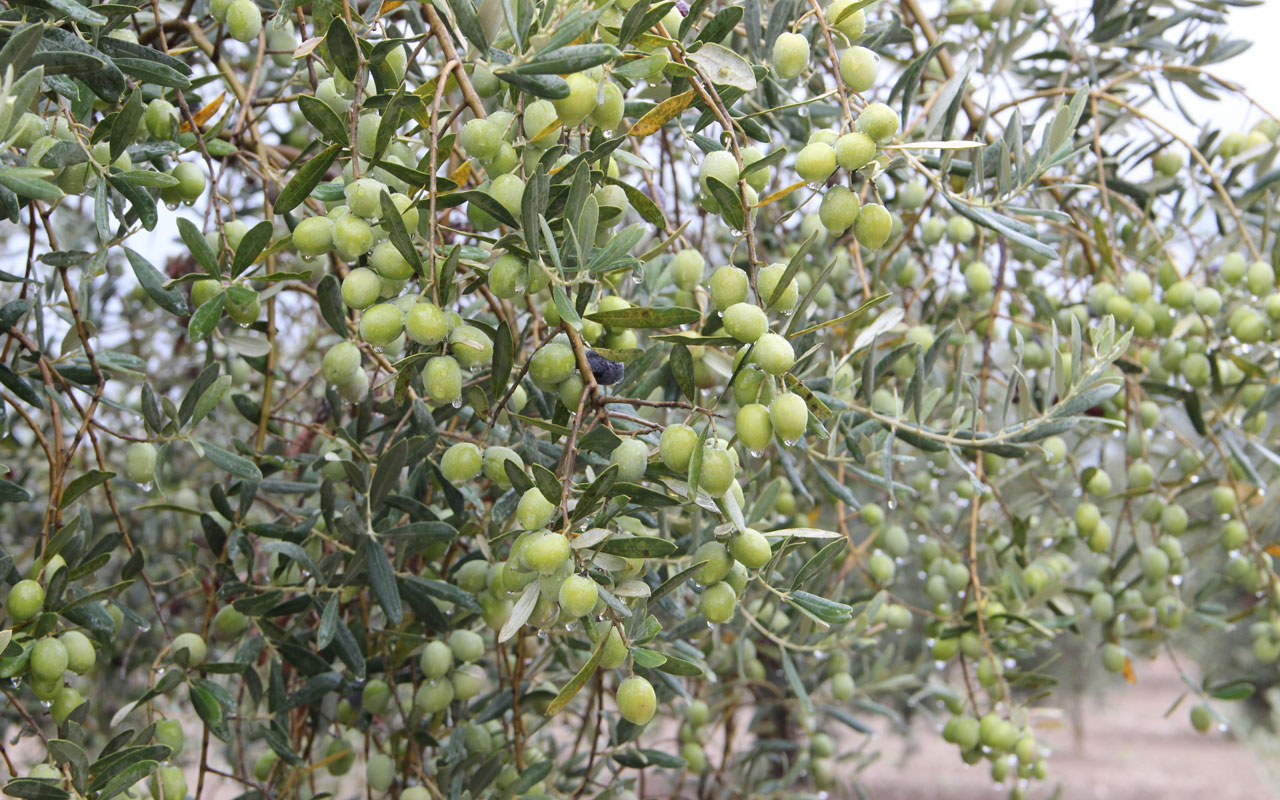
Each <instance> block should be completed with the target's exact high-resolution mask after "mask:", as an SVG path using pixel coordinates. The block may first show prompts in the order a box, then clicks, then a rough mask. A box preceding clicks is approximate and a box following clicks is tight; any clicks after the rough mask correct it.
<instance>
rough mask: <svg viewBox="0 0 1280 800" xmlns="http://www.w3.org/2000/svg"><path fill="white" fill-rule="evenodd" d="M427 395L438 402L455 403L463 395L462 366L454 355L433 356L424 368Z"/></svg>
mask: <svg viewBox="0 0 1280 800" xmlns="http://www.w3.org/2000/svg"><path fill="white" fill-rule="evenodd" d="M422 382H423V384H424V385H425V386H426V389H427V395H428V396H429V397H430V398H431V399H432V400H433V401H434V402H436V403H437V404H440V405H443V404H445V403H453V402H455V401H457V400H459V399H461V397H462V368H461V367H459V366H458V361H457V359H455V358H453V357H452V356H433V357H432V358H431V359H430V360H429V361H427V366H426V367H425V368H424V369H423V370H422Z"/></svg>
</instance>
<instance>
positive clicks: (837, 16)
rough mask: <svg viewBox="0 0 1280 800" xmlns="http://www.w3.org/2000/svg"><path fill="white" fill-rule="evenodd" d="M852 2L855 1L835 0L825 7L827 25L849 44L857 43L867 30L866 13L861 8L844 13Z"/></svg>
mask: <svg viewBox="0 0 1280 800" xmlns="http://www.w3.org/2000/svg"><path fill="white" fill-rule="evenodd" d="M854 2H855V0H835V2H833V3H832V4H831V5H829V6H827V11H826V18H827V24H828V25H830V26H831V27H832V28H835V29H836V30H838V31H840V32H841V33H843V34H844V35H845V36H846V37H847V38H848V39H849V41H850V42H854V41H857V39H858V38H859V37H860V36H862V33H863V31H865V30H866V29H867V12H866V11H864V10H863V9H861V8H859V9H858V10H856V11H846V9H848V8H849V6H851V5H853V4H854Z"/></svg>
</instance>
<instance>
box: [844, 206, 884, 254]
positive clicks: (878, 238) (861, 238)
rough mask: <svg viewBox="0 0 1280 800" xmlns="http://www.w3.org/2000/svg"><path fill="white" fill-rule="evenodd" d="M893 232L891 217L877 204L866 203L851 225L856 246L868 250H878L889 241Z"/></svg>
mask: <svg viewBox="0 0 1280 800" xmlns="http://www.w3.org/2000/svg"><path fill="white" fill-rule="evenodd" d="M892 231H893V216H892V215H890V214H889V210H888V209H886V208H885V207H884V206H882V205H880V204H879V203H868V204H867V205H865V206H863V207H862V209H861V210H860V211H859V212H858V217H857V220H856V221H855V222H854V223H853V235H854V237H855V238H857V240H858V244H860V245H862V246H863V247H865V248H867V249H868V250H879V249H880V248H881V247H884V243H885V242H887V241H889V234H890V233H892Z"/></svg>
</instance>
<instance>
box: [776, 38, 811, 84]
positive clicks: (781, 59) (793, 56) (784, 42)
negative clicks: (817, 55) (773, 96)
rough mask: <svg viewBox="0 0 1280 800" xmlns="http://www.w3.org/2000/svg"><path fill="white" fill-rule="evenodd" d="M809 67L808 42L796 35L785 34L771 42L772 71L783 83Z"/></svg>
mask: <svg viewBox="0 0 1280 800" xmlns="http://www.w3.org/2000/svg"><path fill="white" fill-rule="evenodd" d="M808 65H809V40H808V39H806V38H805V37H804V36H801V35H800V34H798V33H790V32H785V33H781V34H779V35H778V38H777V39H775V40H774V42H773V69H774V71H775V72H777V74H778V77H779V78H781V79H782V80H784V81H789V80H791V79H792V78H794V77H796V76H797V75H799V74H800V73H801V72H804V68H805V67H807V66H808Z"/></svg>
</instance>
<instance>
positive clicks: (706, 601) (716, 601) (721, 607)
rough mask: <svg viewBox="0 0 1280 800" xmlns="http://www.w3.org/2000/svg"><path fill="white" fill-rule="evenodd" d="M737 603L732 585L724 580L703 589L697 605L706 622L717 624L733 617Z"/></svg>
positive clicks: (736, 596)
mask: <svg viewBox="0 0 1280 800" xmlns="http://www.w3.org/2000/svg"><path fill="white" fill-rule="evenodd" d="M737 604H738V595H737V594H736V593H735V592H734V591H733V587H732V586H730V585H729V584H728V583H726V582H724V581H718V582H716V583H713V584H711V585H710V586H708V587H707V588H706V589H705V590H703V592H702V599H701V600H700V601H699V604H698V606H699V609H700V610H701V611H702V616H704V617H706V618H707V622H710V623H713V624H715V625H719V624H721V623H724V622H728V621H729V620H731V619H733V614H734V610H735V608H736V606H737Z"/></svg>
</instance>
